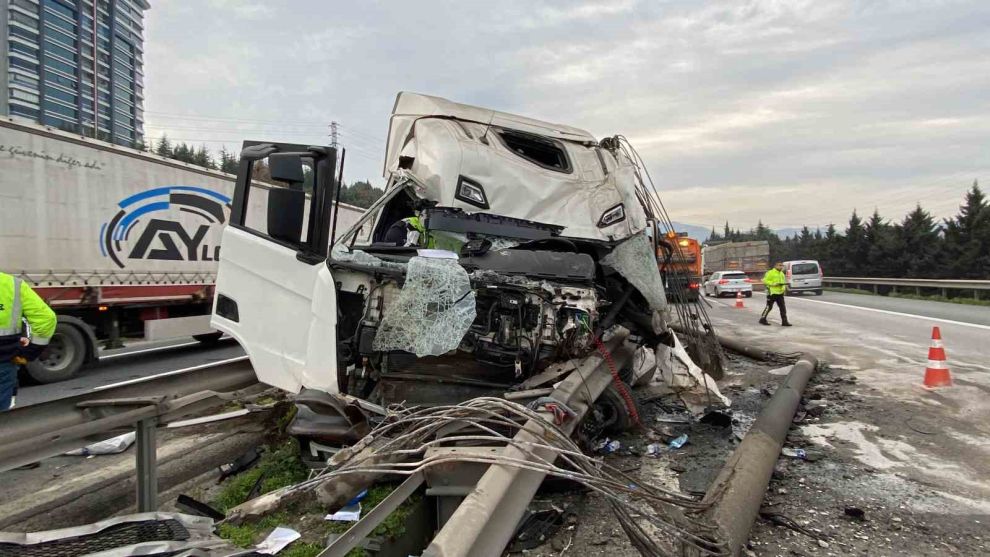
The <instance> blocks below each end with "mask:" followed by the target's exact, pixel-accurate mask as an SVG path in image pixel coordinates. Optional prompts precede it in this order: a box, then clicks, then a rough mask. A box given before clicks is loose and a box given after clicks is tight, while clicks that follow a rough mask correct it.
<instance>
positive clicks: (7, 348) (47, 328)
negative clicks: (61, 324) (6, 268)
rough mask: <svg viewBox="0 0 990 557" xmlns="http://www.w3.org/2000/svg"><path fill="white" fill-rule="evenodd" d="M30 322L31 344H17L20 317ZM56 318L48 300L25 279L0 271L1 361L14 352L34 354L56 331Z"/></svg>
mask: <svg viewBox="0 0 990 557" xmlns="http://www.w3.org/2000/svg"><path fill="white" fill-rule="evenodd" d="M24 319H27V322H28V324H29V325H30V326H31V345H30V346H28V347H27V348H22V347H21V346H20V339H21V337H23V336H24V323H23V320H24ZM56 324H57V318H56V317H55V312H54V311H52V309H51V308H50V307H48V304H46V303H45V301H44V300H42V299H41V297H40V296H38V294H37V293H35V291H34V290H32V289H31V287H30V286H29V285H28V284H27V283H26V282H24V281H22V280H21V279H19V278H15V277H13V276H11V275H8V274H6V273H0V362H9V361H10V359H11V358H13V357H14V356H16V355H19V354H22V355H27V356H28V359H33V358H34V357H37V356H38V354H40V353H41V351H42V350H44V347H45V346H47V345H48V341H50V340H51V338H52V335H53V334H55V325H56Z"/></svg>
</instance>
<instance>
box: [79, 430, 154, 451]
mask: <svg viewBox="0 0 990 557" xmlns="http://www.w3.org/2000/svg"><path fill="white" fill-rule="evenodd" d="M136 438H137V434H136V433H135V432H133V431H131V432H129V433H125V434H123V435H118V436H116V437H112V438H110V439H106V440H104V441H97V442H96V443H93V444H92V445H86V446H85V447H83V448H81V449H75V450H72V451H69V452H67V453H65V454H67V455H71V456H92V455H103V454H117V453H122V452H124V451H126V450H127V449H128V448H130V446H131V445H133V444H134V440H135V439H136Z"/></svg>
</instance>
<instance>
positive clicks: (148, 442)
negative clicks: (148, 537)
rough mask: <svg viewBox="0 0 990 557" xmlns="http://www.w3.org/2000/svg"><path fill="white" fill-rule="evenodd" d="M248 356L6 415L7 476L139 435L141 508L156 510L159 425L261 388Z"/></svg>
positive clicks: (0, 460) (1, 439)
mask: <svg viewBox="0 0 990 557" xmlns="http://www.w3.org/2000/svg"><path fill="white" fill-rule="evenodd" d="M262 388H263V387H262V386H261V384H259V383H258V379H257V377H256V376H255V373H254V369H253V368H252V367H251V363H250V362H249V361H248V358H247V356H244V357H243V358H239V359H238V360H237V361H233V362H230V361H228V362H224V363H219V364H206V365H203V366H199V367H197V368H193V369H190V370H186V371H183V372H182V373H174V374H167V375H161V376H157V377H151V378H148V379H147V380H143V381H142V380H138V381H134V382H128V383H125V384H121V385H119V386H115V387H110V388H106V389H100V390H95V391H92V392H89V393H85V394H81V395H76V396H71V397H66V398H61V399H57V400H52V401H49V402H43V403H40V404H34V405H31V406H23V407H17V408H14V409H13V410H10V411H8V412H4V413H2V414H0V472H4V471H7V470H11V469H13V468H17V467H18V466H22V465H25V464H30V463H32V462H37V461H39V460H43V459H45V458H49V457H53V456H57V455H60V454H62V453H64V452H66V451H70V450H73V449H78V448H79V447H82V446H85V445H87V444H89V443H92V442H95V441H101V440H103V439H106V438H107V437H111V436H113V435H115V434H119V433H124V432H126V431H130V430H132V429H133V430H136V431H137V477H138V481H137V485H138V511H139V512H143V511H147V510H155V509H154V508H155V507H157V505H156V498H157V484H158V482H157V472H156V470H157V468H156V457H155V449H156V442H155V427H156V426H157V424H158V422H160V421H171V420H177V419H181V418H184V417H188V416H190V415H192V414H194V413H196V412H200V411H202V410H205V409H207V408H210V407H213V406H216V405H217V404H219V403H221V402H223V401H225V400H231V399H233V398H236V397H238V396H242V395H245V394H248V393H249V392H252V391H255V390H260V389H262Z"/></svg>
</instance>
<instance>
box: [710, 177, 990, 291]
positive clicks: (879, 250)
mask: <svg viewBox="0 0 990 557" xmlns="http://www.w3.org/2000/svg"><path fill="white" fill-rule="evenodd" d="M727 239H728V240H729V241H747V240H766V241H767V242H769V244H770V258H771V259H772V260H773V261H788V260H794V259H816V260H818V261H819V262H821V264H822V267H823V268H824V269H825V272H826V274H829V275H833V276H866V277H910V278H955V279H964V278H973V279H986V278H990V203H988V201H987V198H986V196H985V195H984V194H983V191H982V190H981V189H980V186H979V184H978V183H977V182H975V181H974V182H973V186H972V188H970V189H969V191H967V192H966V196H965V198H964V200H963V204H962V205H961V206H960V208H959V213H958V214H957V215H956V216H955V217H953V218H950V219H945V220H943V221H941V222H939V221H937V220H936V219H935V218H934V217H933V216H932V214H931V213H929V212H928V211H926V210H924V209H923V208H922V207H921V205H920V204H919V205H917V206H915V208H914V210H913V211H911V212H910V213H908V214H907V215H906V216H905V217H904V218H903V219H902V220H901V221H900V222H891V221H888V220H886V219H884V218H883V217H881V216H880V213H879V212H878V211H877V210H874V211H873V214H872V215H870V217H869V218H867V219H866V220H865V221H864V220H863V219H862V218H861V217H860V216H859V215H858V214H857V213H856V211H853V214H852V216H851V217H850V218H849V224H848V225H847V226H846V229H845V230H844V231H843V232H840V231H839V230H838V229H837V228H836V227H835V225H834V224H830V225H828V226H827V227H826V228H825V230H824V232H823V231H822V230H821V229H815V230H814V231H812V230H810V229H809V228H808V227H807V226H806V227H804V228H802V229H801V232H800V233H799V234H797V235H795V236H792V237H788V238H784V239H781V238H780V237H779V236H778V235H777V234H776V233H775V232H774V231H772V230H770V229H769V228H767V227H766V226H764V225H763V223H762V222H760V223H759V224H758V225H757V226H756V228H754V229H751V230H750V231H749V232H741V231H739V230H732V229H731V228H730V227H729V225H728V223H726V225H725V230H724V231H723V233H722V234H718V233H716V232H715V231H712V237H710V238H709V239H708V242H709V243H711V242H713V241H715V242H718V241H725V240H727Z"/></svg>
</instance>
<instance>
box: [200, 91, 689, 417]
mask: <svg viewBox="0 0 990 557" xmlns="http://www.w3.org/2000/svg"><path fill="white" fill-rule="evenodd" d="M337 160H338V155H337V153H336V152H335V151H334V150H332V149H329V148H315V147H304V146H292V145H280V144H263V143H255V142H250V143H246V144H245V149H244V152H243V153H242V158H241V165H240V169H239V173H238V182H237V190H236V192H235V196H234V201H233V209H232V216H231V222H230V226H229V227H228V228H227V230H226V232H225V234H224V237H223V244H222V246H223V256H222V258H221V261H220V271H219V275H218V279H217V300H216V304H215V315H214V323H213V324H214V326H215V327H217V328H218V329H220V330H223V331H225V332H227V333H229V334H230V335H231V336H233V337H234V338H236V339H237V340H238V341H239V342H240V343H241V345H242V346H244V348H245V350H246V351H247V353H248V355H249V356H250V358H251V361H252V364H253V365H254V368H255V370H256V372H257V375H258V378H259V380H261V381H262V382H264V383H267V384H270V385H274V386H277V387H280V388H282V389H285V390H288V391H293V392H298V391H300V390H301V389H316V390H321V391H325V392H328V393H346V394H351V395H354V396H356V397H358V398H361V399H366V400H371V401H373V402H380V403H392V402H405V403H406V404H441V403H453V402H459V401H462V400H465V399H468V398H472V397H476V396H488V395H495V396H501V395H502V394H504V393H505V392H507V391H509V390H512V389H514V388H519V386H520V385H523V384H524V381H525V380H526V379H527V378H528V377H530V376H533V375H534V374H537V373H541V372H543V371H544V370H546V369H547V368H548V367H550V366H552V365H554V364H560V363H562V362H567V361H569V360H571V359H574V358H578V357H582V356H584V355H587V354H588V353H590V352H592V351H594V350H596V346H597V345H596V341H597V339H598V338H600V337H601V336H603V335H607V334H608V331H609V330H610V329H612V328H613V327H616V326H621V327H624V328H626V329H628V330H629V331H630V332H631V333H632V334H631V338H633V339H635V341H636V342H637V343H639V344H641V345H642V346H643V347H644V350H649V351H651V352H652V351H653V350H654V349H655V348H656V347H658V346H664V347H673V346H674V345H675V339H674V335H673V333H672V332H671V331H670V330H669V327H668V320H669V310H668V307H667V302H666V298H665V294H664V289H663V283H662V281H661V277H660V273H659V271H658V267H657V259H656V253H657V247H656V245H655V244H654V242H655V241H656V240H655V239H654V236H655V235H652V234H650V235H648V234H646V231H647V230H648V229H651V227H655V222H654V218H655V217H654V215H653V214H651V210H650V207H651V206H653V205H652V204H651V202H650V199H651V197H650V196H651V195H652V193H651V192H650V191H647V189H646V187H645V186H644V184H643V183H642V181H641V179H640V176H639V173H638V168H637V166H636V164H635V163H634V162H633V159H632V157H631V155H630V153H629V150H628V149H627V144H626V143H625V142H624V141H623V140H621V139H620V138H619V137H618V136H616V137H614V138H607V139H605V140H602V141H597V140H596V139H595V138H594V137H592V136H591V135H590V134H588V133H587V132H585V131H582V130H579V129H576V128H571V127H567V126H561V125H556V124H550V123H546V122H540V121H537V120H532V119H529V118H524V117H520V116H514V115H511V114H505V113H501V112H496V111H492V110H488V109H483V108H477V107H471V106H467V105H462V104H457V103H453V102H450V101H447V100H444V99H439V98H436V97H429V96H425V95H419V94H412V93H400V94H399V95H398V98H397V99H396V103H395V107H394V110H393V114H392V118H391V123H390V127H389V136H388V145H387V150H386V159H385V173H386V176H387V177H388V182H387V186H386V191H385V194H384V195H383V196H382V198H381V199H379V200H378V201H377V202H376V203H375V204H374V205H373V206H372V207H371V208H370V209H369V210H368V211H367V212H366V213H365V214H364V215H363V216H362V217H361V219H360V220H359V221H358V222H357V223H356V224H354V225H353V226H351V227H349V228H347V229H345V227H343V226H333V224H332V221H333V214H334V210H333V209H334V199H333V196H332V195H331V194H332V193H333V192H335V191H336V184H338V183H339V174H338V169H337ZM262 161H265V163H266V165H267V170H268V172H269V173H270V175H271V182H272V183H262V182H259V181H257V180H253V179H252V176H257V175H259V167H261V166H262ZM304 167H305V168H304ZM307 169H308V170H307ZM262 174H263V173H262ZM273 184H274V185H273ZM262 202H266V203H267V208H268V212H267V220H266V222H257V223H251V222H246V221H245V216H246V215H248V214H249V213H248V212H247V211H245V210H244V209H245V208H246V207H247V206H248V204H250V203H262ZM668 351H669V350H668ZM681 352H683V350H681ZM687 367H689V366H687ZM688 371H690V370H688ZM631 373H632V371H631V370H628V374H627V375H626V376H625V377H624V379H625V380H626V381H631V380H632V377H631V376H630V375H629V374H631ZM619 388H621V386H620V387H619Z"/></svg>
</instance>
